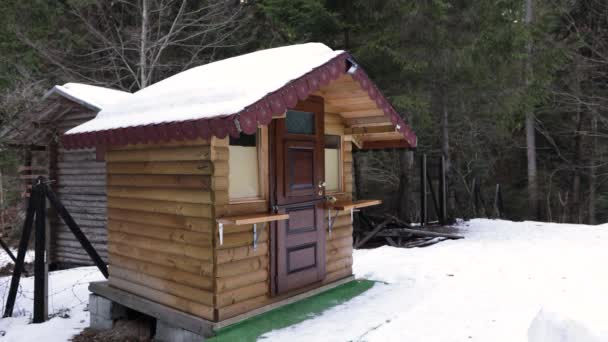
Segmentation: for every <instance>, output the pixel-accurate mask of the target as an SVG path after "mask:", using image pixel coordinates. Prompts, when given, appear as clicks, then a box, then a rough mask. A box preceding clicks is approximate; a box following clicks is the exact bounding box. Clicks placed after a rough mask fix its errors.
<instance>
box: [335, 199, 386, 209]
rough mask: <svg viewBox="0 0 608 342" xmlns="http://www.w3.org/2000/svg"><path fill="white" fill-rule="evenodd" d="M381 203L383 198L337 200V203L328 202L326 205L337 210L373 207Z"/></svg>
mask: <svg viewBox="0 0 608 342" xmlns="http://www.w3.org/2000/svg"><path fill="white" fill-rule="evenodd" d="M381 203H382V201H381V200H360V201H337V202H335V203H328V204H326V206H327V207H329V208H332V209H335V210H350V209H358V208H365V207H371V206H374V205H379V204H381Z"/></svg>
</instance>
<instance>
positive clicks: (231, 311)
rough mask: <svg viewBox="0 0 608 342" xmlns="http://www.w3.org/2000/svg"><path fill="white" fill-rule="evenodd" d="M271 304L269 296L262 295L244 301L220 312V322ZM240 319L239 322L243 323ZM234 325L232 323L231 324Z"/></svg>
mask: <svg viewBox="0 0 608 342" xmlns="http://www.w3.org/2000/svg"><path fill="white" fill-rule="evenodd" d="M270 302H271V298H270V297H269V296H268V295H262V296H259V297H255V298H251V299H248V300H246V301H242V302H239V303H236V304H233V305H230V306H226V307H223V308H221V309H219V310H218V313H217V317H218V320H219V321H223V320H226V319H228V318H231V317H234V316H237V315H240V314H243V313H245V312H249V311H251V310H253V309H258V308H260V307H263V306H265V305H267V304H268V303H270ZM241 320H242V319H239V320H238V321H241ZM231 324H232V323H231Z"/></svg>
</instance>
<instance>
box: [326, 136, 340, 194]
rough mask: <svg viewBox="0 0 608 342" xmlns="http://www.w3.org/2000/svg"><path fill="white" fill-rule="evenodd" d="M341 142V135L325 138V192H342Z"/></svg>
mask: <svg viewBox="0 0 608 342" xmlns="http://www.w3.org/2000/svg"><path fill="white" fill-rule="evenodd" d="M340 141H341V138H340V136H339V135H326V136H325V190H326V191H329V192H332V191H334V192H335V191H340V190H342V189H341V186H340V179H341V177H340V172H341V168H340V150H341V148H340V146H341V144H340Z"/></svg>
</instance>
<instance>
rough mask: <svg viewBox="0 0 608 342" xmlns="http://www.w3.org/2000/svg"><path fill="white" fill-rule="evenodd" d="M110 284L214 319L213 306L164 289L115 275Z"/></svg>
mask: <svg viewBox="0 0 608 342" xmlns="http://www.w3.org/2000/svg"><path fill="white" fill-rule="evenodd" d="M109 284H110V285H111V286H114V287H116V288H119V289H122V290H125V291H127V292H131V293H137V294H138V295H139V296H142V297H144V298H147V299H150V300H153V301H155V302H158V303H161V304H164V305H167V306H169V307H172V308H174V309H178V310H181V311H184V312H188V313H191V314H193V315H196V316H199V317H203V318H206V319H213V307H211V306H207V305H202V304H198V303H195V302H192V301H190V300H187V299H183V298H180V297H176V296H173V295H170V294H167V293H165V292H162V291H158V290H154V289H151V288H149V287H146V286H142V285H138V284H134V283H131V282H129V281H127V280H124V279H120V278H118V277H115V276H114V277H111V278H110V279H109Z"/></svg>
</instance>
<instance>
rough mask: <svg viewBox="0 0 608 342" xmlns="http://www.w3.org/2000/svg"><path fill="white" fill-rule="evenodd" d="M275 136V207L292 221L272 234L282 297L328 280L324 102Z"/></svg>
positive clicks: (314, 103)
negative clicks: (325, 215) (326, 268)
mask: <svg viewBox="0 0 608 342" xmlns="http://www.w3.org/2000/svg"><path fill="white" fill-rule="evenodd" d="M273 131H274V132H273V139H272V140H273V141H272V144H273V146H274V149H275V150H274V157H275V158H274V168H273V171H274V174H273V173H272V172H271V180H270V181H271V184H272V185H273V191H272V192H273V194H272V195H273V196H272V198H271V201H272V203H273V205H274V208H275V210H277V211H278V212H279V213H287V214H289V216H290V217H289V220H285V221H279V222H277V223H276V226H275V229H276V231H275V234H273V235H274V237H275V239H274V241H273V246H274V248H273V249H274V251H275V253H274V256H273V257H274V258H275V259H274V260H273V261H274V267H273V268H274V273H275V279H273V280H274V282H273V283H274V286H273V287H274V288H273V293H275V294H280V293H284V292H287V291H290V290H293V289H297V288H300V287H303V286H306V285H309V284H312V283H315V282H318V281H320V280H322V279H323V278H324V277H325V229H324V221H323V217H324V215H323V212H324V209H323V199H324V195H325V194H324V187H323V185H324V180H323V178H324V165H323V164H324V149H323V141H324V140H323V136H324V133H323V99H322V98H318V97H314V98H312V99H311V100H307V101H306V102H300V103H298V105H297V106H296V108H294V109H293V110H291V111H288V113H287V115H286V117H285V118H284V119H278V120H274V123H273ZM271 167H272V165H271Z"/></svg>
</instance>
